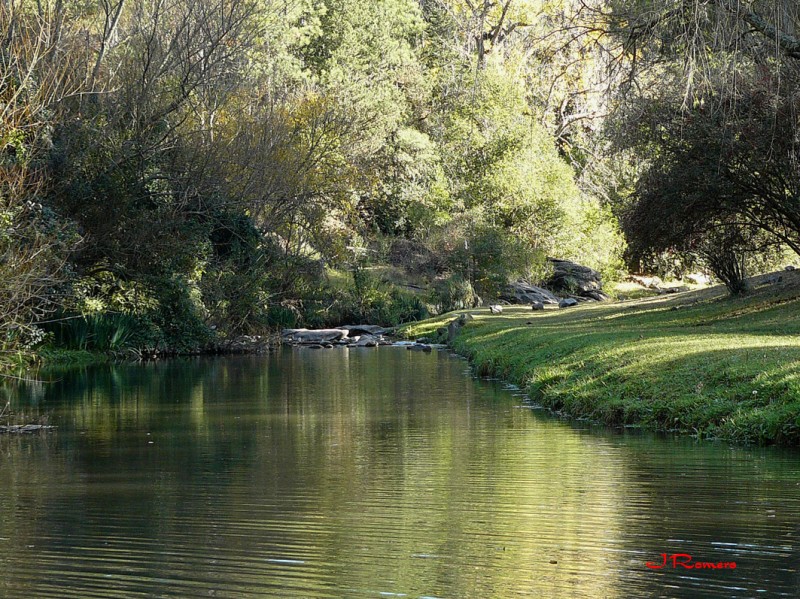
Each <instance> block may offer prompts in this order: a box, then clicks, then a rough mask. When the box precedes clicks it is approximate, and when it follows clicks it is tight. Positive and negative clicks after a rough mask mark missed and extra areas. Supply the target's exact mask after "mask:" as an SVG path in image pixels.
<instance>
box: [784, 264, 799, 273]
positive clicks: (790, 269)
mask: <svg viewBox="0 0 800 599" xmlns="http://www.w3.org/2000/svg"><path fill="white" fill-rule="evenodd" d="M784 270H786V271H788V272H791V271H793V270H797V267H796V266H795V265H794V264H790V265H788V266H787V267H786V268H785V269H784Z"/></svg>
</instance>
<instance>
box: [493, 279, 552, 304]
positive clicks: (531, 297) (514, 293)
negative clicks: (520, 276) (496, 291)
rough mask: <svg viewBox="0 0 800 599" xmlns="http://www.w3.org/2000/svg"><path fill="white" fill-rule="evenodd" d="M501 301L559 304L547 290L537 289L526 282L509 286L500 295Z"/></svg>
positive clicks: (518, 282)
mask: <svg viewBox="0 0 800 599" xmlns="http://www.w3.org/2000/svg"><path fill="white" fill-rule="evenodd" d="M499 299H501V300H504V301H507V302H509V303H511V304H533V303H534V302H538V303H540V304H557V303H558V298H557V297H556V296H555V295H553V294H552V293H550V292H549V291H548V290H547V289H542V288H541V287H536V286H535V285H531V284H529V283H527V282H525V281H517V282H516V283H511V284H510V285H507V286H506V287H505V288H504V289H503V291H502V292H501V293H500V295H499Z"/></svg>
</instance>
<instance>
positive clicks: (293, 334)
mask: <svg viewBox="0 0 800 599" xmlns="http://www.w3.org/2000/svg"><path fill="white" fill-rule="evenodd" d="M348 335H349V333H348V331H346V330H345V329H317V330H309V329H284V330H283V331H281V337H282V338H283V340H284V341H288V342H290V343H300V344H317V345H318V344H321V343H325V342H331V341H339V340H340V339H344V338H345V337H347V336H348Z"/></svg>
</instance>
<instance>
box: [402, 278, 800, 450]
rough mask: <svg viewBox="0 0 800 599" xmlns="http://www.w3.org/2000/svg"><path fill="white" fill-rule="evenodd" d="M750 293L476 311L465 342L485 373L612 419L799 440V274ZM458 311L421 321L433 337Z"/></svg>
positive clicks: (458, 344) (414, 332) (762, 439)
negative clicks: (497, 312)
mask: <svg viewBox="0 0 800 599" xmlns="http://www.w3.org/2000/svg"><path fill="white" fill-rule="evenodd" d="M755 285H756V288H755V291H754V292H753V293H751V294H750V295H748V296H747V297H743V298H729V297H727V295H726V294H725V292H724V289H723V288H711V289H706V290H702V291H692V292H687V293H682V294H678V295H674V296H661V297H656V298H646V299H639V300H631V301H627V302H617V303H607V304H591V305H581V306H579V307H577V308H572V309H565V310H557V309H548V310H545V311H544V312H532V311H530V309H529V308H523V307H507V308H506V309H505V311H504V313H503V315H501V316H492V315H490V314H488V310H486V309H478V310H472V311H471V312H472V313H473V314H474V315H475V317H476V318H475V320H473V321H471V322H470V323H469V324H468V325H467V326H466V327H465V328H464V329H463V331H462V332H461V334H460V335H459V336H458V338H457V339H456V341H455V343H454V347H455V349H456V350H457V351H459V352H460V353H462V354H464V355H466V356H467V357H469V358H470V360H471V361H472V362H473V364H474V366H475V368H476V369H477V371H478V372H479V373H480V374H486V375H488V374H492V375H495V376H501V377H503V378H506V379H509V380H512V381H514V382H516V383H518V384H521V385H524V386H525V388H526V389H527V391H528V393H529V394H530V395H531V397H532V398H533V399H534V400H536V401H537V402H539V403H541V404H543V405H545V406H547V407H549V408H551V409H554V410H559V411H563V412H566V413H568V414H571V415H574V416H588V417H591V418H593V419H596V420H598V421H601V422H605V423H608V424H612V425H624V424H635V425H642V426H644V427H646V428H650V429H658V430H678V431H682V432H689V433H692V434H696V435H698V436H702V437H715V438H723V439H729V440H735V441H741V442H752V443H781V444H792V445H798V444H800V276H798V275H797V274H796V273H786V274H785V275H784V282H783V283H782V284H779V285H763V284H762V285H759V282H758V281H756V282H755ZM453 317H454V316H453V314H450V315H445V316H442V317H439V318H437V319H433V320H429V321H423V322H421V323H415V324H414V325H412V326H409V327H407V328H405V329H404V333H405V334H406V335H408V336H410V337H418V336H420V335H431V334H433V333H434V331H435V330H436V329H437V328H439V327H441V326H443V325H444V324H446V323H448V322H449V321H450V320H452V319H453Z"/></svg>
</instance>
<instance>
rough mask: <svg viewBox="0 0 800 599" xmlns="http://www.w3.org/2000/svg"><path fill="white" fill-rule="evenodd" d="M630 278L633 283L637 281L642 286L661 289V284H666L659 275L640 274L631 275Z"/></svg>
mask: <svg viewBox="0 0 800 599" xmlns="http://www.w3.org/2000/svg"><path fill="white" fill-rule="evenodd" d="M628 280H629V281H630V282H632V283H636V284H637V285H641V286H642V287H647V288H648V289H655V290H658V289H661V286H662V285H663V284H664V281H662V280H661V279H660V278H658V277H641V276H639V275H629V276H628Z"/></svg>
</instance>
